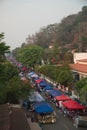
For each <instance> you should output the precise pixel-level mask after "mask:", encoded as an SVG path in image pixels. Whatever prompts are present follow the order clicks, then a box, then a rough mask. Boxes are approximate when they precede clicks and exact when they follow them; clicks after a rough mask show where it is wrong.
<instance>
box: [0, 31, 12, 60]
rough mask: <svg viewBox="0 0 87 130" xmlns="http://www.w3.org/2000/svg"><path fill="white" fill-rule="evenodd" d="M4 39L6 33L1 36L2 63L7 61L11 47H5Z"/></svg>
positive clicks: (0, 55)
mask: <svg viewBox="0 0 87 130" xmlns="http://www.w3.org/2000/svg"><path fill="white" fill-rule="evenodd" d="M3 39H4V33H1V34H0V63H1V62H3V61H4V60H5V54H6V53H8V52H9V48H10V47H9V46H6V45H5V42H3V41H2V40H3Z"/></svg>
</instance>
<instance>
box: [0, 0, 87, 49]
mask: <svg viewBox="0 0 87 130" xmlns="http://www.w3.org/2000/svg"><path fill="white" fill-rule="evenodd" d="M85 5H87V0H0V33H1V32H4V33H5V40H4V41H5V42H6V45H10V46H11V49H14V48H16V47H20V46H21V44H22V43H23V42H25V41H26V38H27V37H28V35H32V34H35V32H38V31H39V30H40V28H42V27H44V26H47V25H49V24H53V23H60V22H61V20H62V19H63V18H64V17H66V16H68V15H71V14H76V13H78V12H79V11H81V9H82V7H83V6H85Z"/></svg>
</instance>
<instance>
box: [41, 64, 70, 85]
mask: <svg viewBox="0 0 87 130" xmlns="http://www.w3.org/2000/svg"><path fill="white" fill-rule="evenodd" d="M39 71H40V72H41V73H42V74H44V75H46V76H48V77H50V78H51V79H53V80H54V81H56V82H58V83H61V84H62V85H65V86H71V85H72V82H73V76H72V73H71V71H70V69H69V66H67V65H63V66H52V65H45V66H42V67H41V68H40V70H39Z"/></svg>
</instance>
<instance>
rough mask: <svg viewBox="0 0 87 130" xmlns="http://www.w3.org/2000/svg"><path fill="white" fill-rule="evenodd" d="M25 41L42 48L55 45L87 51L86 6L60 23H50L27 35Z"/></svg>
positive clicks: (65, 49)
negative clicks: (33, 33)
mask: <svg viewBox="0 0 87 130" xmlns="http://www.w3.org/2000/svg"><path fill="white" fill-rule="evenodd" d="M26 42H27V44H37V45H40V46H42V47H44V48H48V47H49V45H56V46H58V47H59V48H60V49H61V50H62V51H71V50H73V49H75V50H76V51H79V52H84V51H87V6H84V7H83V8H82V11H81V12H79V13H78V14H74V15H69V16H67V17H66V18H64V19H63V20H62V21H61V23H55V24H50V25H48V26H47V27H43V28H41V29H40V31H39V32H37V33H36V34H35V35H32V36H30V35H29V36H28V38H27V39H26Z"/></svg>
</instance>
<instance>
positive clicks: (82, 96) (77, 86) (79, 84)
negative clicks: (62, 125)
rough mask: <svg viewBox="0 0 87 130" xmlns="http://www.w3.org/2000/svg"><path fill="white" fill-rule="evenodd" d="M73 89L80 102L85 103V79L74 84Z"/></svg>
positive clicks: (86, 98)
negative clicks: (77, 94)
mask: <svg viewBox="0 0 87 130" xmlns="http://www.w3.org/2000/svg"><path fill="white" fill-rule="evenodd" d="M75 89H76V91H77V92H78V93H79V95H80V99H81V100H83V101H84V100H85V101H87V78H83V79H81V80H80V81H78V82H77V83H76V84H75Z"/></svg>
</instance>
